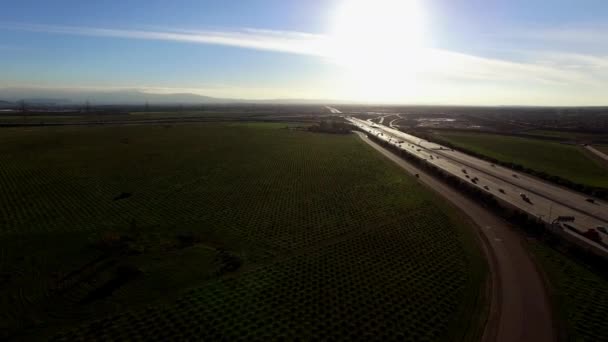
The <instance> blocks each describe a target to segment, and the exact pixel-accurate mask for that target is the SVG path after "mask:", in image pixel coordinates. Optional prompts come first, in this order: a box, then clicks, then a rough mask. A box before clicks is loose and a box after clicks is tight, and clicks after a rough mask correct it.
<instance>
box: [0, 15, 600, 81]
mask: <svg viewBox="0 0 608 342" xmlns="http://www.w3.org/2000/svg"><path fill="white" fill-rule="evenodd" d="M0 28H4V29H11V30H20V31H29V32H41V33H51V34H63V35H79V36H92V37H111V38H123V39H143V40H159V41H174V42H185V43H195V44H211V45H224V46H233V47H240V48H247V49H256V50H266V51H277V52H283V53H292V54H300V55H309V56H315V57H321V58H326V59H328V60H332V59H333V57H334V56H332V51H333V52H334V53H335V50H332V49H331V45H330V43H331V38H330V37H328V36H326V35H319V34H310V33H303V32H292V31H275V30H262V29H251V28H246V29H241V30H235V31H213V30H203V31H193V30H127V29H108V28H94V27H77V26H53V25H31V24H0ZM570 34H571V33H568V34H567V33H565V32H562V33H560V34H559V35H556V38H557V37H561V38H564V39H565V38H568V37H569V36H570ZM532 37H533V35H532ZM592 37H595V35H593V36H589V37H588V38H592ZM379 39H382V37H379ZM396 44H397V43H396ZM420 53H421V54H424V58H423V59H421V60H422V61H423V63H420V65H419V66H416V68H415V69H416V70H417V72H416V73H417V74H420V75H428V76H431V77H434V78H437V79H440V78H449V79H464V80H470V81H480V82H487V81H492V82H522V81H523V82H532V83H538V84H552V85H560V84H564V85H567V84H571V83H573V82H574V83H579V84H587V85H593V86H597V85H601V84H606V83H608V79H607V78H605V77H603V76H604V75H605V74H606V59H603V58H596V57H591V56H585V55H577V56H576V58H573V57H572V56H570V58H568V59H567V60H566V58H564V54H562V55H558V54H554V55H553V56H552V58H548V57H547V56H546V55H538V56H535V55H534V52H532V53H531V55H530V56H528V59H527V61H526V62H514V61H508V60H500V59H493V58H485V57H480V56H474V55H468V54H463V53H458V52H453V51H447V50H440V49H425V50H422V51H420ZM560 56H561V57H560ZM574 60H576V63H578V64H576V65H577V66H578V67H576V68H575V67H565V66H569V65H571V63H572V62H573V61H574ZM582 61H584V62H582ZM569 63H570V64H569ZM598 71H600V73H599V75H601V76H600V77H599V78H598ZM352 72H356V70H354V71H352ZM395 75H399V72H398V70H396V71H395Z"/></svg>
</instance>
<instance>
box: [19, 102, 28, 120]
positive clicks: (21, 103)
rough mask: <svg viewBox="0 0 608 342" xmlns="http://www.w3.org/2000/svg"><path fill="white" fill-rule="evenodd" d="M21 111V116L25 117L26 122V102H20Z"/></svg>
mask: <svg viewBox="0 0 608 342" xmlns="http://www.w3.org/2000/svg"><path fill="white" fill-rule="evenodd" d="M19 111H20V112H21V115H23V121H25V119H26V116H27V104H26V103H25V100H21V101H19Z"/></svg>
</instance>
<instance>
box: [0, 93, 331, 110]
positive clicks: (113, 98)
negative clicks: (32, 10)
mask: <svg viewBox="0 0 608 342" xmlns="http://www.w3.org/2000/svg"><path fill="white" fill-rule="evenodd" d="M0 99H3V100H2V101H0V106H3V107H6V106H14V105H15V104H16V103H17V102H19V101H21V100H23V101H25V102H26V103H28V104H30V105H49V106H70V105H81V104H84V103H85V102H87V101H88V102H90V103H91V105H143V104H145V103H149V104H150V105H161V104H164V105H177V104H179V105H197V104H234V103H265V104H271V103H277V104H297V103H301V104H323V103H328V101H322V100H298V99H287V100H285V99H279V100H240V99H226V98H215V97H209V96H203V95H197V94H189V93H182V94H154V93H146V92H143V91H140V90H132V89H126V90H116V91H73V90H54V89H20V88H0ZM329 102H331V101H329Z"/></svg>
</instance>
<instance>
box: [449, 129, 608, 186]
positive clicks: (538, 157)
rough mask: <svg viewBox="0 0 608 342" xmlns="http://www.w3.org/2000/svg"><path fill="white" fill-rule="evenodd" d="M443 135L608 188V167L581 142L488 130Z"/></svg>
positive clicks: (502, 157)
mask: <svg viewBox="0 0 608 342" xmlns="http://www.w3.org/2000/svg"><path fill="white" fill-rule="evenodd" d="M439 136H440V137H441V138H442V139H444V140H446V141H448V142H450V143H452V144H454V145H455V146H457V147H461V148H464V149H467V150H471V151H473V152H476V153H479V154H482V155H486V156H489V157H492V158H495V159H497V160H501V161H504V162H511V163H515V164H519V165H523V166H525V167H528V168H531V169H534V170H537V171H542V172H546V173H548V174H550V175H555V176H559V177H562V178H565V179H568V180H571V181H573V182H576V183H580V184H585V185H589V186H595V187H603V188H608V172H607V170H606V168H604V167H602V166H601V165H600V164H599V163H598V162H596V161H595V160H593V159H591V158H589V157H587V156H586V155H585V153H584V152H583V151H582V150H581V149H580V147H579V146H575V145H566V144H561V143H558V142H552V141H544V140H538V139H528V138H520V137H511V136H504V135H493V134H485V133H464V132H447V131H442V132H441V133H439Z"/></svg>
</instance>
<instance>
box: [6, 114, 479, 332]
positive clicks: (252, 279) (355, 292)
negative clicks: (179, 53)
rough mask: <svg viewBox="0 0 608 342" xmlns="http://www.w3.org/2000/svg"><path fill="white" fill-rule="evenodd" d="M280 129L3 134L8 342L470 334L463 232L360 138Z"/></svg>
mask: <svg viewBox="0 0 608 342" xmlns="http://www.w3.org/2000/svg"><path fill="white" fill-rule="evenodd" d="M284 127H285V125H284V124H205V125H199V124H193V125H172V126H168V125H164V126H152V125H145V126H119V127H46V128H28V129H17V128H14V129H3V131H2V143H1V144H0V186H1V187H2V189H3V191H2V193H1V194H0V201H1V202H2V205H1V206H0V221H1V225H0V276H2V280H3V281H2V283H1V284H2V285H0V286H2V287H1V288H0V290H1V292H0V308H1V309H2V310H1V311H0V312H1V313H0V322H1V323H0V325H1V326H0V331H2V334H3V335H2V336H3V337H5V338H6V337H7V338H13V339H19V340H28V339H34V338H36V339H49V338H54V339H58V340H75V339H76V340H78V339H84V340H90V339H101V340H120V339H138V338H142V339H145V340H168V339H183V340H188V339H190V340H200V339H219V338H222V337H223V338H230V339H232V338H236V337H241V338H247V339H268V338H270V339H275V338H279V337H281V336H284V337H286V338H290V337H295V336H300V337H301V338H303V339H319V338H334V339H344V338H349V337H353V338H354V337H358V336H382V337H386V338H387V339H393V338H403V339H407V340H414V341H430V340H439V339H444V340H457V339H462V338H467V336H470V325H471V323H470V322H475V321H476V320H477V319H479V317H478V316H479V315H480V305H481V304H480V293H482V292H483V291H482V290H481V286H482V283H483V280H484V278H485V272H486V269H485V263H484V261H483V258H482V256H481V254H480V251H479V249H478V247H477V243H476V240H475V237H474V234H473V233H472V230H471V229H470V227H467V226H466V223H464V222H463V220H462V219H461V218H460V217H459V216H458V215H457V213H455V212H453V211H451V210H449V209H446V207H445V206H444V205H443V204H441V203H438V202H440V200H438V199H437V198H436V197H435V196H434V195H433V194H430V193H429V192H428V191H427V190H425V189H424V188H422V187H421V186H420V185H419V184H418V183H417V182H416V180H415V179H413V178H412V177H410V176H408V175H406V174H404V173H403V172H402V170H400V169H399V168H398V167H397V166H395V165H393V164H392V163H390V162H389V161H387V160H385V159H384V158H383V157H382V156H380V155H378V154H377V153H376V152H375V151H373V150H372V149H371V148H370V147H369V146H367V145H366V144H365V143H363V142H361V141H360V140H359V139H358V138H356V137H355V136H337V135H323V134H314V133H308V132H302V131H294V130H287V129H283V128H284ZM184 241H186V242H187V243H184ZM53 336H54V337H53Z"/></svg>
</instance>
